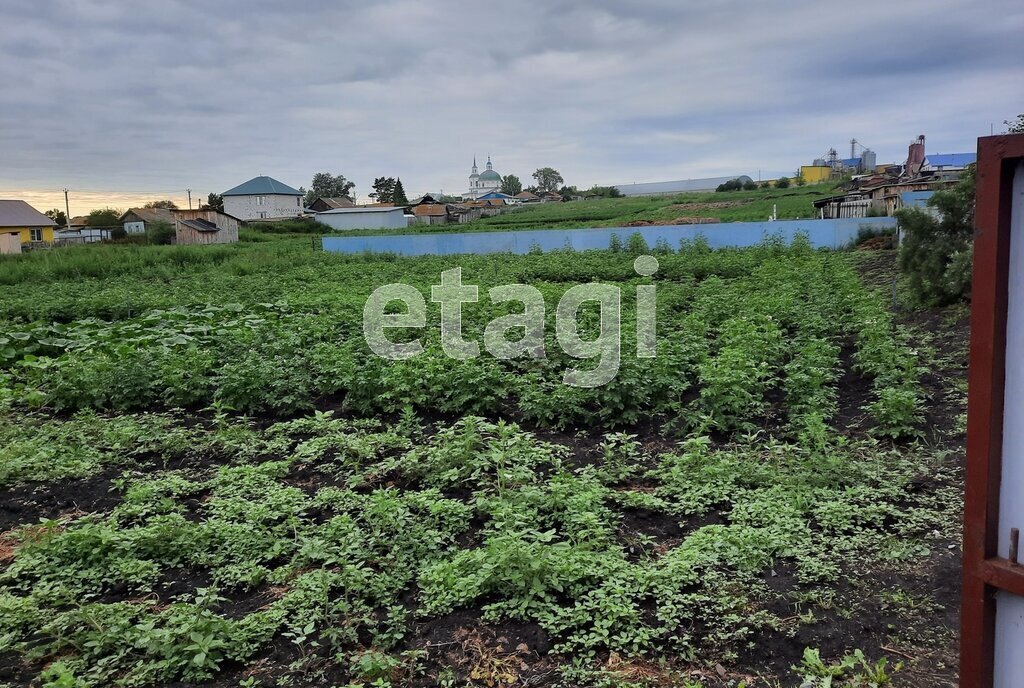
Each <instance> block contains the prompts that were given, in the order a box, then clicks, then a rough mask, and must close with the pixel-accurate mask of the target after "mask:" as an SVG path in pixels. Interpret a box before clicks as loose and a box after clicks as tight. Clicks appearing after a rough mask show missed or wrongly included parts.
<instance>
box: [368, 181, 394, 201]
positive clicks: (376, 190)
mask: <svg viewBox="0 0 1024 688" xmlns="http://www.w3.org/2000/svg"><path fill="white" fill-rule="evenodd" d="M396 184H397V182H396V180H395V178H394V177H377V178H376V179H374V180H373V191H371V192H370V198H372V199H373V200H375V201H376V202H377V203H393V202H394V200H395V186H396Z"/></svg>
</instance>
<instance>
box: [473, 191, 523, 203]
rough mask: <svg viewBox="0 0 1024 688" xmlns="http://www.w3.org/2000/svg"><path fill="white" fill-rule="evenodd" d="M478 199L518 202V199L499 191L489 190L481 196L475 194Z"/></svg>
mask: <svg viewBox="0 0 1024 688" xmlns="http://www.w3.org/2000/svg"><path fill="white" fill-rule="evenodd" d="M476 200H478V201H505V203H518V202H519V199H518V198H516V197H515V196H510V195H509V194H507V193H502V192H500V191H489V192H487V193H485V194H483V195H482V196H477V198H476Z"/></svg>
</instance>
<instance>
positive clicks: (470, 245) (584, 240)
mask: <svg viewBox="0 0 1024 688" xmlns="http://www.w3.org/2000/svg"><path fill="white" fill-rule="evenodd" d="M861 227H871V228H873V229H886V228H895V227H896V219H895V218H892V217H865V218H843V219H838V220H780V221H778V222H726V223H722V224H711V225H665V226H659V227H594V228H587V229H533V230H524V231H518V232H515V231H514V232H453V233H447V232H445V233H440V232H437V233H433V232H432V233H430V234H392V235H387V236H373V235H370V236H353V237H346V236H341V237H338V236H329V237H328V236H325V237H324V238H323V246H324V250H325V251H331V252H333V253H363V252H367V251H368V252H371V253H396V254H399V255H403V256H426V255H452V254H459V253H519V254H523V253H528V252H529V251H530V248H531V247H533V246H539V247H540V248H541V250H544V251H551V250H555V249H561V248H569V247H571V248H572V249H574V250H576V251H585V250H587V249H595V248H597V249H603V248H608V244H609V242H610V241H611V237H612V234H618V235H619V237H620V238H621V239H622V240H623V241H625V240H626V239H627V237H629V235H630V234H633V233H639V234H640V235H641V236H642V237H643V238H644V240H645V241H646V242H647V245H648V246H652V247H653V246H654V245H655V244H656V243H657V242H658V240H659V239H664V240H665V241H666V242H668V244H669V245H670V246H672V247H673V248H675V247H678V246H679V241H680V240H681V239H690V240H693V239H696V238H697V237H698V236H703V237H704V238H705V239H706V240H707V242H708V244H710V245H711V247H712V248H724V247H727V246H734V247H743V246H754V245H756V244H759V243H761V242H762V241H764V240H765V239H766V238H769V237H781V238H782V240H783V241H785V242H786V243H789V242H792V241H793V239H794V238H795V237H796V236H797V235H798V234H806V235H807V238H808V239H809V240H810V242H811V244H812V245H813V246H814V247H815V248H832V249H838V248H843V247H844V246H847V245H848V244H849V243H850V241H851V240H853V239H855V238H856V237H857V231H858V230H859V229H860V228H861Z"/></svg>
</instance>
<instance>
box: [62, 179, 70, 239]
mask: <svg viewBox="0 0 1024 688" xmlns="http://www.w3.org/2000/svg"><path fill="white" fill-rule="evenodd" d="M64 222H65V224H66V225H67V230H68V231H69V232H70V231H71V205H70V204H69V203H68V189H67V187H65V188H64Z"/></svg>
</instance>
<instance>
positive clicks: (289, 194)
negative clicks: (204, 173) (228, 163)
mask: <svg viewBox="0 0 1024 688" xmlns="http://www.w3.org/2000/svg"><path fill="white" fill-rule="evenodd" d="M221 196H223V197H224V212H225V213H227V214H228V215H233V216H234V217H237V218H238V219H240V220H246V221H248V220H280V219H283V218H289V217H298V216H299V215H301V214H302V196H303V194H302V192H301V191H299V190H298V189H293V188H292V187H290V186H288V185H287V184H285V183H283V182H279V181H277V180H276V179H274V178H273V177H267V176H259V177H253V178H252V179H250V180H249V181H247V182H244V183H242V184H239V185H238V186H236V187H234V188H232V189H228V190H227V191H225V192H224V193H222V194H221Z"/></svg>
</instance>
